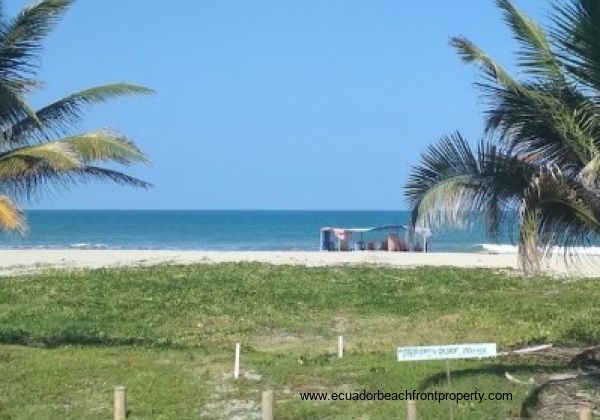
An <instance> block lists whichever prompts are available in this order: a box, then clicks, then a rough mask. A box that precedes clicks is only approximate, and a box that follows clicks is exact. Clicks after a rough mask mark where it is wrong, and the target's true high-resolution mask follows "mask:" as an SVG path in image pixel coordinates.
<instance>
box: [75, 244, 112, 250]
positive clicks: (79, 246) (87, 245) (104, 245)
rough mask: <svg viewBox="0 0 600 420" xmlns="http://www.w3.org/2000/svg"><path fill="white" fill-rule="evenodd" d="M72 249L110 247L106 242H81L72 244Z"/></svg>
mask: <svg viewBox="0 0 600 420" xmlns="http://www.w3.org/2000/svg"><path fill="white" fill-rule="evenodd" d="M69 248H71V249H108V248H109V246H108V245H106V244H88V243H79V244H71V245H69Z"/></svg>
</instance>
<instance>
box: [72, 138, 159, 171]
mask: <svg viewBox="0 0 600 420" xmlns="http://www.w3.org/2000/svg"><path fill="white" fill-rule="evenodd" d="M64 142H65V143H67V144H68V145H69V146H70V147H71V148H72V149H73V150H74V151H76V152H77V153H78V155H79V156H80V157H81V160H82V161H83V162H84V163H86V164H88V163H90V162H94V161H104V162H106V161H114V162H118V163H121V164H125V165H128V164H131V163H134V162H139V163H148V158H147V157H146V155H144V153H143V152H142V151H141V150H140V149H139V148H138V147H137V146H136V145H135V144H134V143H133V142H131V141H129V140H127V138H125V137H123V136H121V135H118V134H115V133H111V132H110V131H97V132H92V133H85V134H80V135H78V136H74V137H69V138H67V139H65V140H64Z"/></svg>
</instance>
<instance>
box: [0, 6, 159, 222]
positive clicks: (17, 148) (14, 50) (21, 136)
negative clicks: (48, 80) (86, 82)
mask: <svg viewBox="0 0 600 420" xmlns="http://www.w3.org/2000/svg"><path fill="white" fill-rule="evenodd" d="M72 3H73V0H42V1H37V2H34V3H31V4H30V5H28V6H26V7H25V8H24V9H23V10H22V11H21V12H20V13H19V14H18V15H17V16H16V17H14V18H7V17H5V16H4V15H2V14H1V13H0V227H2V228H4V229H8V230H13V229H19V230H23V229H25V227H26V224H25V220H24V217H23V214H22V212H21V211H20V209H19V208H18V206H17V205H16V203H15V200H18V199H21V198H29V197H31V196H32V195H33V194H35V193H36V192H37V191H39V190H40V189H43V188H61V187H65V186H68V185H69V184H72V183H76V182H82V181H87V180H90V179H94V178H96V179H104V180H110V181H114V182H117V183H120V184H127V185H132V186H136V187H147V186H148V185H149V184H147V183H146V182H144V181H142V180H139V179H137V178H134V177H131V176H129V175H126V174H124V173H122V172H120V171H117V170H113V169H109V168H106V167H103V166H99V165H100V164H106V163H117V164H122V165H130V164H133V163H145V162H147V157H146V156H145V155H144V153H143V152H142V151H141V150H140V149H139V148H138V147H137V146H136V145H135V144H134V143H133V142H131V141H130V140H128V139H127V138H126V137H124V136H122V135H120V134H118V133H115V132H112V131H108V130H102V131H94V132H89V133H83V134H75V135H73V134H72V133H71V131H72V130H73V128H74V127H76V125H77V123H78V122H79V121H80V120H81V118H82V116H83V112H84V111H85V109H86V108H87V107H88V106H90V105H93V104H96V103H101V102H105V101H108V100H110V99H113V98H118V97H122V96H128V95H139V94H150V93H152V91H151V90H150V89H147V88H144V87H141V86H136V85H131V84H127V83H117V84H108V85H103V86H98V87H94V88H91V89H86V90H83V91H81V92H77V93H74V94H72V95H70V96H68V97H66V98H63V99H61V100H59V101H57V102H55V103H53V104H50V105H48V106H46V107H44V108H42V109H40V110H37V111H35V110H33V109H32V108H31V107H30V106H29V105H28V103H27V100H26V98H27V96H28V95H29V94H30V93H31V92H32V91H35V90H37V89H39V88H41V86H42V84H41V83H40V82H39V81H38V80H37V79H36V74H37V70H38V65H37V63H38V59H39V54H40V52H41V50H42V46H41V42H42V41H43V40H44V38H45V37H46V36H47V35H48V34H49V33H50V31H51V30H52V29H53V28H54V27H55V26H56V24H57V23H58V22H59V21H60V19H61V17H62V16H63V15H64V13H65V12H66V11H67V10H68V9H69V7H70V6H71V5H72ZM1 6H2V2H1V1H0V10H1Z"/></svg>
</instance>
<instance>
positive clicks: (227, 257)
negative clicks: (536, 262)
mask: <svg viewBox="0 0 600 420" xmlns="http://www.w3.org/2000/svg"><path fill="white" fill-rule="evenodd" d="M593 258H594V259H593V260H592V259H588V260H587V262H586V263H581V264H577V266H576V267H574V268H573V267H571V268H567V267H566V266H565V264H564V263H563V262H562V261H561V260H560V259H556V260H553V261H552V262H551V263H550V264H549V267H548V269H547V271H548V272H549V273H554V274H559V275H572V276H587V277H589V276H598V277H600V256H599V257H593ZM240 261H257V262H265V263H271V264H296V265H306V266H330V265H341V264H383V265H389V266H396V267H415V266H453V267H486V268H493V269H506V268H510V269H517V268H518V266H517V257H516V255H514V254H496V255H494V254H467V253H464V254H458V253H455V254H450V253H431V254H423V253H388V252H343V253H335V252H308V251H229V252H228V251H141V250H73V249H66V250H0V275H11V274H17V273H26V272H33V271H39V270H43V269H46V268H69V269H71V268H75V269H77V268H99V267H118V266H131V265H153V264H164V263H168V264H194V263H220V262H240Z"/></svg>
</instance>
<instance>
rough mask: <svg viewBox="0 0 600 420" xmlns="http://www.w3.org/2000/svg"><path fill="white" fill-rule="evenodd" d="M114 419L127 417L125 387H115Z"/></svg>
mask: <svg viewBox="0 0 600 420" xmlns="http://www.w3.org/2000/svg"><path fill="white" fill-rule="evenodd" d="M114 402H115V412H114V414H115V416H114V419H115V420H125V418H126V417H127V399H126V397H125V387H124V386H116V387H115V401H114Z"/></svg>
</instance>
